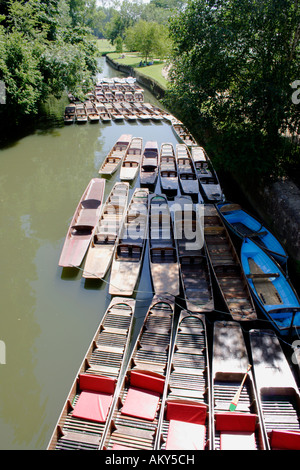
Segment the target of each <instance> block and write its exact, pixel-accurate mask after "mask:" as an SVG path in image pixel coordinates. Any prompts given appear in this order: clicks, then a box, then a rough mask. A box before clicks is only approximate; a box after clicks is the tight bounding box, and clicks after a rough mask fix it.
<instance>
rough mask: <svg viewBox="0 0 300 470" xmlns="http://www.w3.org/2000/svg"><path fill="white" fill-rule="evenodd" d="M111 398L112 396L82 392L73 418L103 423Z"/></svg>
mask: <svg viewBox="0 0 300 470" xmlns="http://www.w3.org/2000/svg"><path fill="white" fill-rule="evenodd" d="M112 397H113V396H112V395H110V394H107V393H97V392H87V391H83V392H81V394H80V396H79V398H78V401H77V403H76V405H75V408H74V410H73V416H74V417H75V418H81V419H87V420H89V421H96V422H99V423H105V421H106V418H107V414H108V411H109V407H110V405H111V402H112Z"/></svg>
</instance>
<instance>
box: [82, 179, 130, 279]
mask: <svg viewBox="0 0 300 470" xmlns="http://www.w3.org/2000/svg"><path fill="white" fill-rule="evenodd" d="M128 194H129V184H128V183H121V182H117V183H115V185H114V187H113V189H112V190H111V192H110V194H109V196H108V198H107V200H106V202H105V204H104V205H103V209H102V212H101V216H100V218H99V221H98V223H97V225H96V227H95V230H94V233H93V236H92V240H91V243H90V246H89V249H88V252H87V256H86V260H85V265H84V271H83V274H82V276H83V277H84V278H88V279H103V278H104V277H105V275H106V274H107V272H108V270H109V268H110V265H111V262H112V257H113V254H114V251H115V247H116V243H117V240H118V236H119V231H120V228H121V224H122V221H123V217H124V214H125V212H126V209H127V202H128Z"/></svg>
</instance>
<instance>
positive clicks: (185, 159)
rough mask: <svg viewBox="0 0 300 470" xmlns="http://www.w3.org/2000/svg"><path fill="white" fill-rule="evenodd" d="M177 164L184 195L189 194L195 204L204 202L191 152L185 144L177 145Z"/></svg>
mask: <svg viewBox="0 0 300 470" xmlns="http://www.w3.org/2000/svg"><path fill="white" fill-rule="evenodd" d="M176 162H177V172H178V180H179V184H180V187H181V192H182V194H187V195H189V196H191V197H192V198H193V200H194V201H195V202H198V201H199V200H200V202H201V201H202V197H201V195H200V192H199V182H198V178H197V174H196V169H195V165H194V162H193V160H192V158H191V154H190V151H189V149H188V147H187V146H186V145H185V144H176Z"/></svg>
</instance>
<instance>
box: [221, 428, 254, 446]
mask: <svg viewBox="0 0 300 470" xmlns="http://www.w3.org/2000/svg"><path fill="white" fill-rule="evenodd" d="M220 449H221V450H256V442H255V432H247V431H238V432H234V431H222V432H221V433H220Z"/></svg>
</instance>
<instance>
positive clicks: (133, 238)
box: [109, 188, 149, 296]
mask: <svg viewBox="0 0 300 470" xmlns="http://www.w3.org/2000/svg"><path fill="white" fill-rule="evenodd" d="M148 196H149V190H148V188H144V189H142V188H137V189H135V191H134V193H133V196H132V198H131V201H130V203H129V207H128V209H127V213H126V216H125V219H124V220H123V224H122V228H121V231H120V236H119V239H118V242H117V246H116V250H115V252H114V257H113V262H112V267H111V276H110V284H109V294H111V295H124V296H132V295H133V293H134V289H135V286H136V284H137V282H138V278H139V274H140V271H141V268H142V263H143V256H144V251H145V245H146V240H147V228H148V207H149V205H148Z"/></svg>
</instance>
